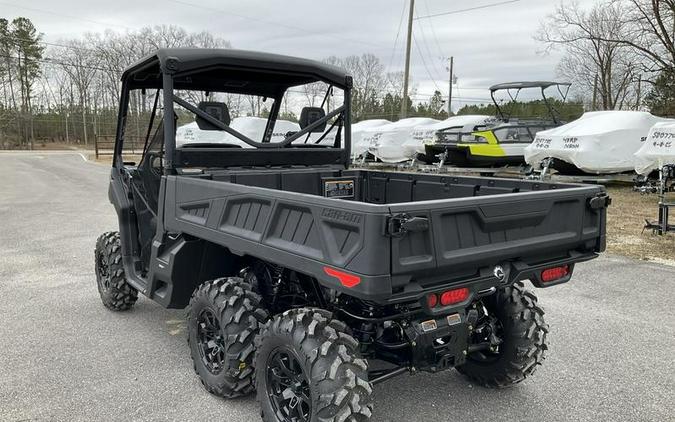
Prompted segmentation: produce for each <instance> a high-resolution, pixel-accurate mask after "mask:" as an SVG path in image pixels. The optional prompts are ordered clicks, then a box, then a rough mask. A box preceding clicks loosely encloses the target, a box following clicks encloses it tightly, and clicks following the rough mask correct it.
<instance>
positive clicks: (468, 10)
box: [415, 0, 520, 20]
mask: <svg viewBox="0 0 675 422" xmlns="http://www.w3.org/2000/svg"><path fill="white" fill-rule="evenodd" d="M519 1H520V0H508V1H500V2H497V3H490V4H484V5H482V6H475V7H469V8H466V9H459V10H451V11H449V12H442V13H436V14H433V15H427V16H418V17H417V18H415V20H419V19H428V18H435V17H437V16H446V15H454V14H457V13H464V12H470V11H472V10H480V9H487V8H488V7H495V6H501V5H503V4H509V3H516V2H519Z"/></svg>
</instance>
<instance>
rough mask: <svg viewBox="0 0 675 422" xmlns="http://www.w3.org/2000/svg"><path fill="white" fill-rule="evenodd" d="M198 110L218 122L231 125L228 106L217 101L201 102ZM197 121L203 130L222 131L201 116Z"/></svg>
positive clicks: (197, 117) (196, 118)
mask: <svg viewBox="0 0 675 422" xmlns="http://www.w3.org/2000/svg"><path fill="white" fill-rule="evenodd" d="M198 108H199V109H200V110H202V111H204V112H206V113H207V114H209V115H210V116H212V117H213V118H215V119H216V120H218V121H221V122H223V123H225V124H226V125H228V126H229V125H230V111H229V110H228V109H227V104H225V103H221V102H216V101H201V102H200V103H199V105H198ZM195 121H196V122H197V126H199V129H201V130H220V129H219V128H217V127H216V126H214V125H212V124H211V123H209V122H207V121H206V120H205V119H204V118H202V117H200V116H196V117H195Z"/></svg>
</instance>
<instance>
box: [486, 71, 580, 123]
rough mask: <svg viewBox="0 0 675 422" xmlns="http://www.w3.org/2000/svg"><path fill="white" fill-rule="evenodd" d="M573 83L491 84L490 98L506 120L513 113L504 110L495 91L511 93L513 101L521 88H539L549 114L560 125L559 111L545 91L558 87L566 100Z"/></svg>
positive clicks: (500, 115)
mask: <svg viewBox="0 0 675 422" xmlns="http://www.w3.org/2000/svg"><path fill="white" fill-rule="evenodd" d="M571 85H572V84H571V83H569V82H551V81H531V82H507V83H502V84H497V85H493V86H491V87H490V98H492V102H493V103H494V105H495V107H496V109H497V115H498V116H499V118H500V119H502V120H504V121H508V120H509V119H510V118H511V114H510V113H505V112H504V110H503V109H502V108H501V107H499V102H498V101H497V99H495V93H496V92H498V91H506V93H507V94H508V95H509V98H511V101H514V102H515V101H516V100H517V99H518V95H519V94H520V91H521V90H523V89H537V88H538V89H540V90H541V96H542V99H543V100H544V104H545V105H546V109H547V110H548V112H549V115H550V116H551V119H552V120H553V123H555V124H556V125H558V124H560V120H559V119H558V116H557V112H556V110H555V109H554V108H553V106H551V103H550V102H549V101H548V97H546V92H545V91H546V89H548V88H550V87H556V89H557V90H558V93H559V94H560V96H561V97H562V100H563V102H564V101H566V100H567V95H568V94H569V91H570V86H571ZM513 90H515V95H514V94H512V91H513Z"/></svg>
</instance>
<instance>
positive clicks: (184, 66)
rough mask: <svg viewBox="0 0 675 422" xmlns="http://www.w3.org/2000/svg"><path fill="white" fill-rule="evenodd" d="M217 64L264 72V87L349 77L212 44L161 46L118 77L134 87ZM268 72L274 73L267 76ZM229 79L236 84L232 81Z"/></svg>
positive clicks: (344, 82) (309, 63) (342, 82)
mask: <svg viewBox="0 0 675 422" xmlns="http://www.w3.org/2000/svg"><path fill="white" fill-rule="evenodd" d="M217 68H228V69H231V70H234V71H238V72H239V74H240V75H241V76H243V75H250V76H251V78H252V79H255V78H256V77H255V76H254V75H255V74H260V75H262V74H267V75H268V76H267V77H263V76H260V78H262V79H264V80H265V84H267V85H268V87H269V85H270V84H271V83H276V84H278V85H279V86H284V85H285V86H294V85H299V84H303V83H308V82H313V81H314V80H323V81H325V82H328V83H331V84H333V85H335V86H337V87H340V88H344V87H348V86H349V85H351V78H350V77H349V75H348V74H347V72H346V71H345V70H343V69H341V68H339V67H336V66H332V65H329V64H326V63H322V62H318V61H314V60H309V59H302V58H298V57H290V56H283V55H280V54H272V53H261V52H255V51H247V50H234V49H216V48H161V49H159V50H157V51H155V52H154V53H152V54H150V55H148V56H146V57H144V58H143V59H141V60H139V61H138V62H136V63H135V64H133V65H131V66H130V67H128V68H127V69H126V70H125V71H124V73H123V74H122V79H123V80H127V79H130V80H131V81H132V85H134V86H137V87H142V86H143V85H147V86H148V87H150V86H156V85H157V83H158V82H159V79H161V78H160V73H162V72H163V73H174V74H175V75H176V78H179V77H181V76H185V75H188V74H190V73H191V72H197V71H202V70H208V69H217ZM270 74H274V77H273V78H271V77H270V76H269V75H270ZM212 76H213V75H212ZM143 81H146V82H147V84H145V83H143ZM211 82H213V78H211ZM231 82H232V85H235V88H236V82H235V81H231ZM251 82H254V81H253V80H252V81H251ZM184 85H185V84H184ZM252 85H254V84H252ZM252 87H253V86H252ZM177 88H178V86H177ZM184 88H185V87H184ZM227 88H231V87H230V86H228V87H227ZM235 90H236V89H235ZM241 91H242V92H244V91H247V90H246V89H242V90H241Z"/></svg>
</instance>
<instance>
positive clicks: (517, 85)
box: [490, 81, 572, 91]
mask: <svg viewBox="0 0 675 422" xmlns="http://www.w3.org/2000/svg"><path fill="white" fill-rule="evenodd" d="M555 85H561V86H570V85H572V84H571V83H569V82H553V81H524V82H506V83H503V84H497V85H492V86H491V87H490V91H499V90H502V89H521V88H544V89H545V88H548V87H550V86H555Z"/></svg>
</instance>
